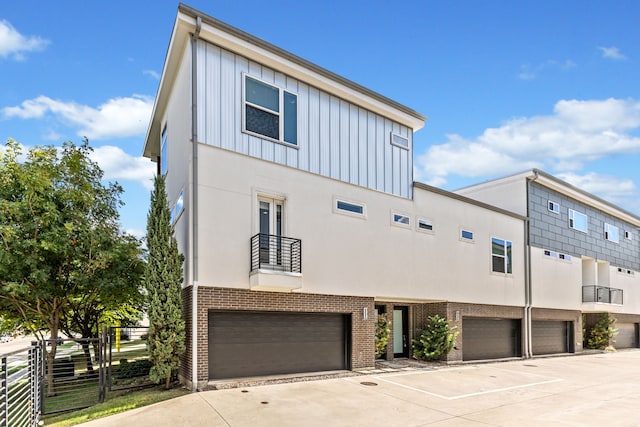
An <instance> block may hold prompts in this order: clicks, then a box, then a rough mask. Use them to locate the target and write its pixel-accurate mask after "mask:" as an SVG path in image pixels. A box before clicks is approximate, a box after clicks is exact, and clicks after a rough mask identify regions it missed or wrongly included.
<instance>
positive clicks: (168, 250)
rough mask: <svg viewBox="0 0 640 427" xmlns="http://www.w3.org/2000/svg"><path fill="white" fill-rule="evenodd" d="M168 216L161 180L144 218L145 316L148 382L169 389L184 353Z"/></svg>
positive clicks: (178, 275) (178, 269)
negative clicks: (149, 366)
mask: <svg viewBox="0 0 640 427" xmlns="http://www.w3.org/2000/svg"><path fill="white" fill-rule="evenodd" d="M169 221H170V214H169V207H168V205H167V193H166V190H165V180H164V177H163V176H158V177H156V179H155V182H154V190H153V193H152V194H151V207H150V210H149V215H148V216H147V247H148V251H149V252H148V259H147V267H146V271H145V280H144V283H145V288H146V291H147V307H148V315H149V339H148V341H147V342H148V344H149V353H150V359H151V362H152V363H153V367H152V368H151V371H150V372H149V376H150V377H151V380H152V381H155V382H157V383H160V382H161V381H163V380H164V382H165V388H167V389H168V388H169V386H170V384H171V377H172V375H173V374H175V373H176V372H177V370H178V367H179V364H180V355H182V354H183V353H184V352H185V338H186V334H185V323H184V319H183V318H182V296H181V290H182V262H183V260H184V257H183V256H182V255H181V254H180V253H179V252H178V244H177V243H176V240H175V239H174V238H173V237H172V236H171V225H170V224H169Z"/></svg>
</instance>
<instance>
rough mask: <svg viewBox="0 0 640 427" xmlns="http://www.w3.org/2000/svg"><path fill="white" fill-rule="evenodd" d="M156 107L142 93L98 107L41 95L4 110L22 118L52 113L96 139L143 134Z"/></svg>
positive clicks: (151, 100)
mask: <svg viewBox="0 0 640 427" xmlns="http://www.w3.org/2000/svg"><path fill="white" fill-rule="evenodd" d="M152 108H153V98H151V97H148V96H142V95H133V96H131V97H122V98H112V99H109V100H108V101H107V102H105V103H104V104H101V105H99V106H98V107H97V108H93V107H90V106H87V105H82V104H78V103H76V102H73V101H69V102H65V101H60V100H56V99H52V98H49V97H47V96H42V95H41V96H38V97H37V98H33V99H28V100H26V101H23V102H22V104H20V105H19V106H14V107H5V108H3V109H2V110H0V112H1V113H2V115H3V116H4V117H6V118H13V117H16V118H21V119H39V118H42V117H44V116H45V115H46V114H52V115H53V116H55V117H57V118H58V119H59V120H61V121H62V122H64V123H65V124H66V125H69V126H71V127H75V128H77V129H78V130H77V134H78V135H79V136H86V137H88V138H89V139H91V140H95V139H107V138H125V137H129V136H134V135H143V134H144V133H145V131H146V129H147V125H148V124H149V119H150V117H151V110H152Z"/></svg>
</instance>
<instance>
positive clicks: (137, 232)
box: [124, 228, 147, 240]
mask: <svg viewBox="0 0 640 427" xmlns="http://www.w3.org/2000/svg"><path fill="white" fill-rule="evenodd" d="M124 232H125V233H127V234H130V235H132V236H133V237H135V238H136V239H139V240H142V239H144V238H145V237H146V236H147V231H146V230H141V229H139V228H127V229H126V230H124Z"/></svg>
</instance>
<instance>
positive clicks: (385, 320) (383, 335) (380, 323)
mask: <svg viewBox="0 0 640 427" xmlns="http://www.w3.org/2000/svg"><path fill="white" fill-rule="evenodd" d="M390 335H391V320H390V319H389V316H388V315H387V314H386V313H381V314H379V315H378V320H377V323H376V357H380V356H382V355H383V354H384V352H385V351H386V349H387V343H388V342H389V336H390Z"/></svg>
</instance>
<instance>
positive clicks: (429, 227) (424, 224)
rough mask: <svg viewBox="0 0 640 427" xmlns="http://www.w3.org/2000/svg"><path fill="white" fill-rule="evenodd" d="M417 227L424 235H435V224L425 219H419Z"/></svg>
mask: <svg viewBox="0 0 640 427" xmlns="http://www.w3.org/2000/svg"><path fill="white" fill-rule="evenodd" d="M416 227H417V229H418V231H422V232H424V233H433V231H434V230H433V222H431V221H429V220H426V219H423V218H418V221H417V223H416Z"/></svg>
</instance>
